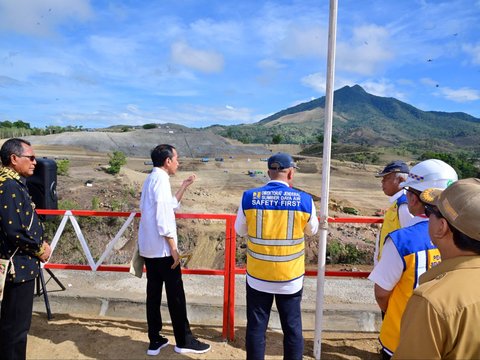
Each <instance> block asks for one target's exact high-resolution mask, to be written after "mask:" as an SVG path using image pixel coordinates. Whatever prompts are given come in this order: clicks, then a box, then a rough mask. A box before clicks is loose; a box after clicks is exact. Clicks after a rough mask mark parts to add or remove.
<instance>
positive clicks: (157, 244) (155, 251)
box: [138, 167, 180, 258]
mask: <svg viewBox="0 0 480 360" xmlns="http://www.w3.org/2000/svg"><path fill="white" fill-rule="evenodd" d="M179 207H180V203H179V202H178V201H177V198H176V197H175V196H174V195H172V189H171V186H170V177H169V175H168V174H167V172H166V171H165V170H163V169H160V168H157V167H154V168H153V170H152V172H151V173H150V175H148V177H147V179H146V180H145V182H144V184H143V188H142V196H141V198H140V211H141V213H142V216H141V218H140V227H139V229H138V249H139V253H140V255H141V256H143V257H146V258H159V257H167V256H171V252H170V247H169V245H168V242H167V240H166V239H165V237H171V238H173V239H174V240H175V243H177V224H176V221H175V210H176V209H178V208H179Z"/></svg>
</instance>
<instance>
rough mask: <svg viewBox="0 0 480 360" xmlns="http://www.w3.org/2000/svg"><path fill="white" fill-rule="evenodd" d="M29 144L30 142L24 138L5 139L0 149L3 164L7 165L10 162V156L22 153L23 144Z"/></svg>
mask: <svg viewBox="0 0 480 360" xmlns="http://www.w3.org/2000/svg"><path fill="white" fill-rule="evenodd" d="M22 144H25V145H28V146H31V144H30V142H28V141H27V140H24V139H19V138H12V139H8V140H7V141H5V142H4V143H3V145H2V148H1V149H0V158H1V160H2V165H3V166H8V165H10V163H11V160H10V156H11V155H12V154H15V155H23V145H22Z"/></svg>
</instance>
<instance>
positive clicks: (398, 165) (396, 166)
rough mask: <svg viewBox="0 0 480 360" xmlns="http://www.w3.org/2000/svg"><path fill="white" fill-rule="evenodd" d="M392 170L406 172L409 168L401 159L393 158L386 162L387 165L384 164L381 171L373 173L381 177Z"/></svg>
mask: <svg viewBox="0 0 480 360" xmlns="http://www.w3.org/2000/svg"><path fill="white" fill-rule="evenodd" d="M392 172H397V173H404V174H408V173H409V172H410V169H409V168H408V165H407V164H405V163H404V162H403V161H400V160H395V161H392V162H391V163H389V164H387V166H385V168H384V169H383V170H382V171H381V172H379V173H378V174H377V175H375V177H383V176H385V175H388V174H390V173H392Z"/></svg>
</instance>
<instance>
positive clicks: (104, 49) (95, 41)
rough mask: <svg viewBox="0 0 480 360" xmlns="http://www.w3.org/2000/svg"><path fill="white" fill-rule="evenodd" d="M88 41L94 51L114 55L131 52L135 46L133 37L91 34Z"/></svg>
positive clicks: (124, 54) (123, 54) (133, 51)
mask: <svg viewBox="0 0 480 360" xmlns="http://www.w3.org/2000/svg"><path fill="white" fill-rule="evenodd" d="M88 42H89V44H90V47H91V48H92V49H93V50H95V51H96V52H98V53H100V54H104V55H107V56H114V57H116V56H126V55H130V54H133V53H135V50H136V48H137V44H136V41H135V40H134V39H125V38H114V37H106V36H98V35H93V36H91V37H90V38H89V39H88Z"/></svg>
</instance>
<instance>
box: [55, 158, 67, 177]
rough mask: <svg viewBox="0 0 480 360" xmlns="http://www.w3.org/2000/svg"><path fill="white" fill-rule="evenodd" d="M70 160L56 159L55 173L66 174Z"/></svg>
mask: <svg viewBox="0 0 480 360" xmlns="http://www.w3.org/2000/svg"><path fill="white" fill-rule="evenodd" d="M69 170H70V160H66V159H65V160H57V175H68V171H69Z"/></svg>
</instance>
